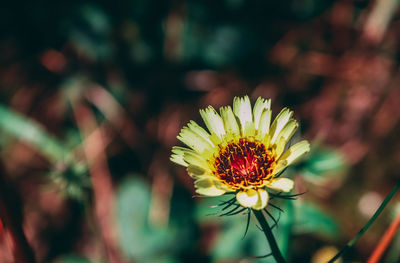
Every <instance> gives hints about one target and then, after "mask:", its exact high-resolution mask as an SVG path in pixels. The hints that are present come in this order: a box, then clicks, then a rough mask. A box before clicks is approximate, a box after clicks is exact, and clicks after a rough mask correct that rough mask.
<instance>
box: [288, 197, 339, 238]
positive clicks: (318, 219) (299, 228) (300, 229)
mask: <svg viewBox="0 0 400 263" xmlns="http://www.w3.org/2000/svg"><path fill="white" fill-rule="evenodd" d="M294 209H295V221H294V225H293V232H294V233H296V234H316V235H321V236H324V237H328V238H336V237H337V235H338V233H339V231H338V226H337V223H336V221H335V220H334V219H333V217H331V216H330V215H328V214H327V213H325V212H324V211H323V210H322V209H321V208H319V207H318V206H317V205H315V204H313V203H311V202H305V201H301V200H297V201H295V202H294Z"/></svg>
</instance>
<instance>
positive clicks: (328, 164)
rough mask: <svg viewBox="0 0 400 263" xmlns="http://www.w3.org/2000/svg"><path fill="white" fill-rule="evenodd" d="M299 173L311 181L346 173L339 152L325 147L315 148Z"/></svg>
mask: <svg viewBox="0 0 400 263" xmlns="http://www.w3.org/2000/svg"><path fill="white" fill-rule="evenodd" d="M301 167H302V170H301V173H302V174H304V176H305V179H306V180H309V181H312V180H315V179H323V177H325V176H327V175H330V174H338V173H343V172H345V171H346V168H347V163H346V161H345V159H344V158H343V157H342V155H341V154H340V152H339V151H337V150H335V149H331V148H327V147H322V146H315V147H314V148H313V150H312V152H311V153H310V156H309V158H308V159H306V160H305V161H304V162H303V164H302V165H301Z"/></svg>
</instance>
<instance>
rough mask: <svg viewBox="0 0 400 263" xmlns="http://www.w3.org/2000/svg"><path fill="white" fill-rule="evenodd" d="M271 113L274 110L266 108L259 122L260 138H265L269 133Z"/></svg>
mask: <svg viewBox="0 0 400 263" xmlns="http://www.w3.org/2000/svg"><path fill="white" fill-rule="evenodd" d="M271 114H272V111H271V110H270V109H267V110H265V111H264V112H263V113H262V114H261V118H260V121H259V124H258V136H259V138H260V139H262V138H264V137H265V136H266V135H267V134H268V133H269V129H270V124H271Z"/></svg>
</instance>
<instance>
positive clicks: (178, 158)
mask: <svg viewBox="0 0 400 263" xmlns="http://www.w3.org/2000/svg"><path fill="white" fill-rule="evenodd" d="M187 151H192V152H193V150H190V149H188V148H184V147H179V146H174V147H172V155H171V158H170V160H171V161H173V162H174V163H176V164H179V165H182V166H185V167H187V166H188V163H187V162H185V160H184V159H183V156H184V155H185V152H187Z"/></svg>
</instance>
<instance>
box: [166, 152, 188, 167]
mask: <svg viewBox="0 0 400 263" xmlns="http://www.w3.org/2000/svg"><path fill="white" fill-rule="evenodd" d="M169 159H170V160H171V161H172V162H174V163H176V164H179V165H182V166H184V167H187V166H188V164H187V163H186V162H185V161H184V160H183V156H182V155H177V154H172V155H171V157H170V158H169Z"/></svg>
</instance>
